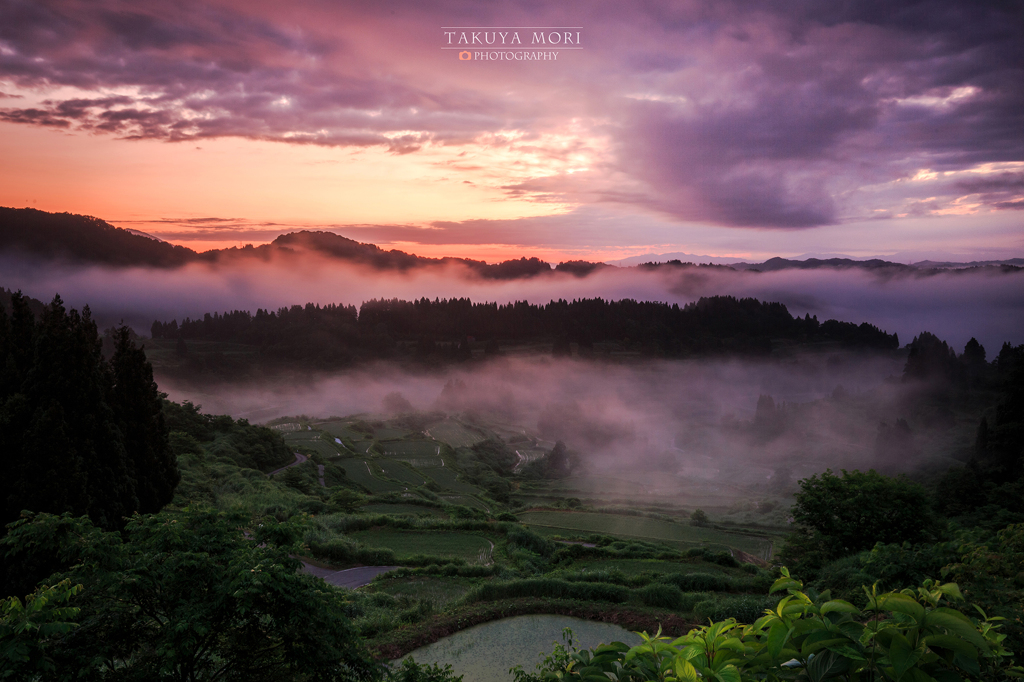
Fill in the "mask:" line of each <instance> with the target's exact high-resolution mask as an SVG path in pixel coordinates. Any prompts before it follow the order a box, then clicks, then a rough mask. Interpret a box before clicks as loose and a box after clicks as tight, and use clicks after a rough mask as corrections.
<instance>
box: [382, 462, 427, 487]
mask: <svg viewBox="0 0 1024 682" xmlns="http://www.w3.org/2000/svg"><path fill="white" fill-rule="evenodd" d="M373 463H374V464H376V465H377V466H378V467H380V469H381V471H382V472H383V473H384V475H385V476H387V477H388V478H394V479H396V480H398V481H401V482H402V483H407V484H409V485H410V486H418V485H423V484H424V483H426V482H427V479H426V478H424V476H423V475H422V474H420V473H418V472H416V471H413V470H412V469H410V468H409V467H408V466H406V465H405V464H403V463H402V462H400V461H398V460H394V459H375V460H373Z"/></svg>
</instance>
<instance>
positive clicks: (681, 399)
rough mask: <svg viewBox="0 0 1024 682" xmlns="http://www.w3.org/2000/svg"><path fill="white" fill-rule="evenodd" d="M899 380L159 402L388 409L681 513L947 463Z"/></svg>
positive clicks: (366, 374)
mask: <svg viewBox="0 0 1024 682" xmlns="http://www.w3.org/2000/svg"><path fill="white" fill-rule="evenodd" d="M902 369H903V359H902V356H901V355H900V354H869V355H864V354H856V353H841V354H840V353H817V354H805V355H799V356H793V357H790V358H788V359H786V360H782V361H780V360H765V361H738V360H683V361H638V362H635V363H628V364H613V363H607V362H600V361H591V360H575V359H552V358H547V357H525V358H516V357H508V358H498V359H495V360H491V361H486V362H480V363H471V364H469V365H460V366H453V367H451V368H449V369H448V370H446V371H441V372H409V371H403V370H401V369H399V368H398V367H397V366H395V365H389V364H378V365H373V366H370V367H366V368H363V369H360V370H356V371H351V372H344V373H338V374H331V375H321V376H306V377H293V378H291V379H288V380H280V381H274V382H268V383H266V384H264V385H262V386H260V387H257V388H254V387H253V386H252V384H246V385H244V386H241V385H239V386H231V385H225V384H218V385H216V386H214V387H212V388H210V389H206V390H204V389H198V388H196V387H195V386H194V385H178V384H175V383H173V382H170V381H167V380H160V381H161V388H163V389H164V390H166V391H168V392H169V393H170V396H171V398H172V399H175V400H192V401H194V402H197V403H200V404H202V406H203V409H204V411H208V412H212V413H229V414H232V415H234V416H236V417H246V418H249V419H250V420H252V421H268V420H270V419H273V418H276V417H281V416H294V415H308V416H311V417H320V418H326V417H330V416H347V415H353V414H359V413H361V414H362V415H364V418H366V419H370V420H377V419H385V418H387V417H389V416H391V417H394V416H395V415H394V414H390V415H389V414H388V413H387V411H386V409H385V407H384V406H385V405H388V404H392V405H393V404H395V403H399V404H402V405H403V406H404V408H403V409H404V410H408V409H409V407H410V406H411V408H412V409H413V410H416V411H420V412H423V411H435V412H443V413H445V414H447V415H459V416H460V418H461V419H463V420H466V421H469V422H470V423H473V422H476V423H478V424H481V425H485V426H487V427H488V428H494V427H495V425H500V426H501V428H502V429H503V430H504V431H505V432H506V433H509V432H519V433H522V434H523V435H524V436H529V437H530V438H531V440H532V441H533V442H532V443H530V444H524V445H516V446H515V447H530V448H533V449H534V451H536V450H538V449H550V448H551V447H552V446H553V445H554V442H555V441H557V440H562V441H564V442H565V443H566V445H567V446H568V447H569V449H570V450H571V451H573V452H574V453H576V454H577V455H578V456H579V461H580V462H581V470H580V472H579V473H582V474H583V475H584V476H589V477H591V478H593V479H594V481H595V486H598V485H599V486H601V489H602V490H604V491H606V492H615V491H614V489H613V490H611V491H609V490H608V486H610V485H611V486H613V487H614V486H615V485H619V484H617V483H614V482H612V481H611V479H607V478H602V477H614V479H615V480H617V481H619V482H620V483H621V481H623V480H625V481H630V482H632V483H631V485H633V486H634V492H637V493H638V494H639V493H643V494H645V495H650V496H653V497H652V498H651V499H656V498H665V497H666V496H667V497H670V498H671V499H672V501H673V502H674V503H677V504H678V503H684V504H685V503H687V502H685V500H684V499H683V498H685V499H686V500H692V499H693V498H694V496H697V497H698V498H699V499H701V500H708V499H711V498H715V499H718V500H719V503H721V498H723V497H724V498H727V499H728V498H739V497H745V498H747V499H749V497H750V494H751V492H752V491H753V493H754V494H755V495H761V496H767V495H786V494H788V493H789V492H791V491H792V489H793V487H794V486H795V482H796V480H798V479H799V478H803V477H806V476H809V475H811V474H813V473H817V472H821V471H823V470H825V469H826V468H829V467H831V468H832V469H833V470H835V469H838V468H847V469H853V468H859V469H867V468H877V469H881V470H885V471H887V472H889V473H895V472H897V471H913V470H917V469H920V468H921V467H931V466H938V467H942V468H945V467H947V466H949V464H950V463H952V460H950V459H949V455H950V454H951V453H949V452H948V451H946V450H942V449H941V448H940V449H939V450H938V451H935V450H932V449H930V448H929V446H928V443H929V438H930V432H929V430H928V428H927V427H926V426H924V425H920V424H917V423H915V422H913V419H912V417H911V416H910V414H909V413H906V414H901V413H900V412H899V410H900V409H902V408H900V407H899V401H898V400H897V396H896V394H897V387H898V386H899V382H898V381H895V380H893V379H892V377H898V376H899V375H900V374H901V372H902ZM887 380H888V381H887ZM394 393H398V394H400V397H401V398H402V400H396V399H395V396H394V395H392V394H394ZM389 396H390V398H389ZM386 398H387V399H386ZM759 403H760V405H759ZM898 417H910V418H911V420H912V428H913V429H914V433H915V435H914V437H916V438H917V443H916V445H914V446H912V447H909V448H908V449H907V450H906V451H905V452H904V453H903V454H902V455H901V457H900V458H899V459H898V460H894V459H893V458H891V457H888V456H886V454H885V452H884V451H880V450H879V448H878V438H879V436H878V433H879V429H880V426H879V425H880V424H881V423H883V422H885V423H888V424H889V425H892V424H893V422H894V420H895V419H896V418H898ZM436 418H437V419H440V418H443V417H442V416H441V415H438V416H437V417H436ZM574 473H577V472H574ZM620 492H622V494H623V495H627V494H630V490H628V489H625V490H622V491H620ZM680 496H683V497H680ZM705 503H706V502H705Z"/></svg>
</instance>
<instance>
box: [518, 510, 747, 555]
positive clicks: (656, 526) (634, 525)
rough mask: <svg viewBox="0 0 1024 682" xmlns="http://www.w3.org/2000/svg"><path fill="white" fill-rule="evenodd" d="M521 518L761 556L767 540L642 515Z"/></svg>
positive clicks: (554, 526) (540, 525) (529, 523)
mask: <svg viewBox="0 0 1024 682" xmlns="http://www.w3.org/2000/svg"><path fill="white" fill-rule="evenodd" d="M519 520H520V521H522V522H523V523H524V524H526V525H527V526H531V527H534V528H535V529H536V530H540V529H541V528H543V529H548V530H558V529H561V530H565V531H570V532H573V533H584V534H585V533H600V534H602V535H614V536H617V537H627V538H638V539H642V540H657V541H660V542H669V543H671V544H675V545H681V546H686V547H694V546H698V545H724V546H726V547H733V548H735V549H739V550H742V551H744V552H749V553H751V554H754V555H759V554H760V552H761V551H762V550H763V548H764V546H765V545H766V541H765V540H763V539H762V538H757V537H753V536H749V535H736V534H732V533H723V532H721V531H718V530H715V529H713V528H700V527H698V526H689V525H684V524H681V523H671V522H669V521H661V520H658V519H649V518H645V517H642V516H627V515H624V514H621V515H620V514H599V513H594V512H559V511H539V512H525V513H523V514H519ZM565 534H568V533H565Z"/></svg>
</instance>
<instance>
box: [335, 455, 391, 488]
mask: <svg viewBox="0 0 1024 682" xmlns="http://www.w3.org/2000/svg"><path fill="white" fill-rule="evenodd" d="M337 466H340V467H341V468H342V469H344V470H345V475H346V476H348V477H349V479H350V480H353V481H355V482H356V483H358V484H359V485H361V486H364V487H365V488H366V489H367V490H369V491H370V492H372V493H387V492H392V491H395V490H402V489H403V488H404V487H405V486H403V485H399V484H398V483H392V482H391V481H385V480H382V479H380V478H377V477H376V476H374V475H373V474H372V473H371V472H370V468H369V466H370V464H369V462H368V461H367V460H364V459H343V460H341V461H339V462H338V463H337Z"/></svg>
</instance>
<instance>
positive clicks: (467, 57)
mask: <svg viewBox="0 0 1024 682" xmlns="http://www.w3.org/2000/svg"><path fill="white" fill-rule="evenodd" d="M472 58H473V53H472V52H460V53H459V59H460V60H461V61H468V60H470V59H472Z"/></svg>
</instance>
